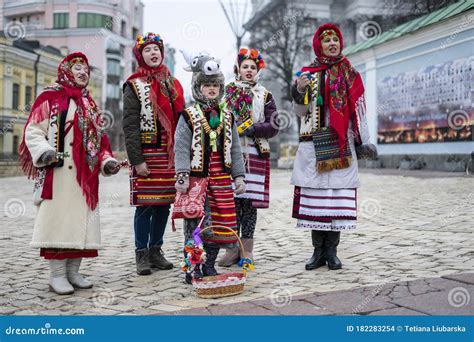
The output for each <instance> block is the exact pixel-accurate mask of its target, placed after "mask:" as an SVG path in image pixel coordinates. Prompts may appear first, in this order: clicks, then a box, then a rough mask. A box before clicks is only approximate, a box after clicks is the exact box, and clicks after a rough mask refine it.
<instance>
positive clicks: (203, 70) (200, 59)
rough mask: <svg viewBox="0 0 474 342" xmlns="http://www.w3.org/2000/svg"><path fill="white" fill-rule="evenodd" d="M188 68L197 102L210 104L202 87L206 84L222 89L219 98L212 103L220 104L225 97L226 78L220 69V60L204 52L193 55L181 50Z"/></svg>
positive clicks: (186, 68)
mask: <svg viewBox="0 0 474 342" xmlns="http://www.w3.org/2000/svg"><path fill="white" fill-rule="evenodd" d="M180 51H181V53H182V54H183V57H184V59H185V60H186V63H188V66H186V67H185V68H184V70H186V71H192V73H193V77H192V79H191V85H192V92H193V97H194V99H195V100H196V101H201V102H206V103H207V102H210V101H209V100H208V99H207V98H205V97H204V96H203V94H202V86H203V85H205V84H215V85H218V86H219V87H220V89H219V96H218V97H217V98H216V99H214V100H213V101H212V102H217V103H218V102H220V101H221V100H222V97H223V96H224V85H225V78H224V74H223V73H222V71H221V68H220V60H219V59H217V58H214V57H211V56H210V55H209V53H207V52H205V51H202V52H200V53H198V54H191V53H188V52H185V51H183V50H180Z"/></svg>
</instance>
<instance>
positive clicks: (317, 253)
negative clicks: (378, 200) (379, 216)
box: [291, 24, 376, 270]
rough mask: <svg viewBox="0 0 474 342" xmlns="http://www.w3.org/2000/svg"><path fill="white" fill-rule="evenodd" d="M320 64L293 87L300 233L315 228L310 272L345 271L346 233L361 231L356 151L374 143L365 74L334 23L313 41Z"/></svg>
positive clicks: (307, 69) (372, 150) (296, 213)
mask: <svg viewBox="0 0 474 342" xmlns="http://www.w3.org/2000/svg"><path fill="white" fill-rule="evenodd" d="M313 49H314V52H315V54H316V59H315V61H314V62H313V63H312V64H311V65H309V66H308V67H305V68H303V69H302V72H300V73H298V74H297V75H298V79H297V80H296V83H295V84H294V85H293V87H292V96H293V101H294V110H295V113H296V115H298V116H299V117H301V128H300V144H299V148H298V152H297V154H296V160H295V164H294V169H293V175H292V178H291V183H292V184H293V185H295V193H294V203H293V217H295V218H297V219H298V224H297V228H301V229H310V230H311V235H312V242H313V247H314V252H313V256H312V257H311V259H310V260H309V262H308V263H307V264H306V269H307V270H312V269H316V268H318V267H321V266H323V265H325V264H326V262H327V265H328V268H329V269H331V270H335V269H340V268H341V267H342V263H341V261H340V260H339V258H338V257H337V254H336V253H337V246H338V244H339V241H340V233H341V231H351V230H353V229H355V228H356V222H357V221H356V211H357V205H356V203H357V202H356V195H357V187H359V179H358V169H357V155H356V148H355V147H356V146H360V147H358V149H359V148H362V149H365V150H366V151H369V152H370V153H369V154H371V155H375V154H376V150H375V146H373V145H371V144H369V130H368V126H367V119H366V116H365V100H364V86H363V84H362V80H361V77H360V74H359V73H358V72H357V71H356V70H355V69H354V68H353V67H352V66H351V64H350V62H349V61H348V60H347V59H346V58H345V57H344V56H343V55H342V54H341V51H342V49H343V44H342V34H341V32H340V30H339V28H338V27H337V26H335V25H333V24H324V25H322V26H320V27H319V28H318V29H317V30H316V33H315V35H314V38H313Z"/></svg>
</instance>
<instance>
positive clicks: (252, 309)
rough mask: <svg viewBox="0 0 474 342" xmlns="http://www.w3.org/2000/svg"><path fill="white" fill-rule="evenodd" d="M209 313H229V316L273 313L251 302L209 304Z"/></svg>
mask: <svg viewBox="0 0 474 342" xmlns="http://www.w3.org/2000/svg"><path fill="white" fill-rule="evenodd" d="M207 309H208V310H209V312H210V313H211V315H219V316H221V315H230V316H235V315H237V316H239V315H273V314H274V313H273V312H272V311H271V310H268V309H266V308H263V307H261V306H257V305H255V304H253V303H250V302H246V303H239V304H232V305H216V306H209V307H208V308H207Z"/></svg>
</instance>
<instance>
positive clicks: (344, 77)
mask: <svg viewBox="0 0 474 342" xmlns="http://www.w3.org/2000/svg"><path fill="white" fill-rule="evenodd" d="M328 29H331V30H334V31H335V32H336V34H337V36H338V37H339V42H340V48H341V54H339V56H337V57H327V56H325V55H324V54H323V49H322V45H321V40H320V35H321V34H322V33H323V32H324V31H325V30H328ZM342 49H343V40H342V33H341V31H340V30H339V28H338V27H337V26H336V25H334V24H324V25H321V26H320V27H319V28H318V29H317V30H316V32H315V34H314V37H313V50H314V53H315V54H316V59H315V60H314V62H313V63H311V64H310V65H309V66H307V67H304V68H302V69H301V71H303V72H304V71H309V72H310V73H314V72H317V71H322V70H327V72H328V74H327V77H326V87H325V93H324V95H323V96H324V104H325V106H328V107H329V115H330V119H329V121H330V126H331V127H332V128H333V129H334V131H335V132H336V133H337V135H338V141H339V146H340V148H341V151H342V150H343V147H344V146H345V144H346V139H347V137H346V134H347V130H348V128H349V120H352V123H353V128H354V131H356V130H357V127H358V122H357V115H356V103H357V100H358V99H359V98H360V97H361V96H362V95H363V94H364V85H363V83H362V79H361V77H360V74H359V73H358V72H357V71H356V70H355V69H354V68H353V67H352V65H351V63H350V62H349V60H348V59H347V58H346V57H345V56H343V55H342ZM357 136H358V134H356V137H357Z"/></svg>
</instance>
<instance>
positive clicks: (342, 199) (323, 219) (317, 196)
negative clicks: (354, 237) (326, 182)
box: [292, 186, 357, 231]
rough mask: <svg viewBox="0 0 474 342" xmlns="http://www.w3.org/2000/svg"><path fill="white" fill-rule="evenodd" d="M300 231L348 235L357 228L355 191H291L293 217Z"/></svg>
mask: <svg viewBox="0 0 474 342" xmlns="http://www.w3.org/2000/svg"><path fill="white" fill-rule="evenodd" d="M292 216H293V217H294V218H297V219H298V223H297V225H296V227H297V228H300V229H311V230H326V231H328V230H329V231H348V230H354V229H356V226H357V189H355V188H354V189H312V188H302V187H299V186H296V187H295V192H294V199H293V215H292Z"/></svg>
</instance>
